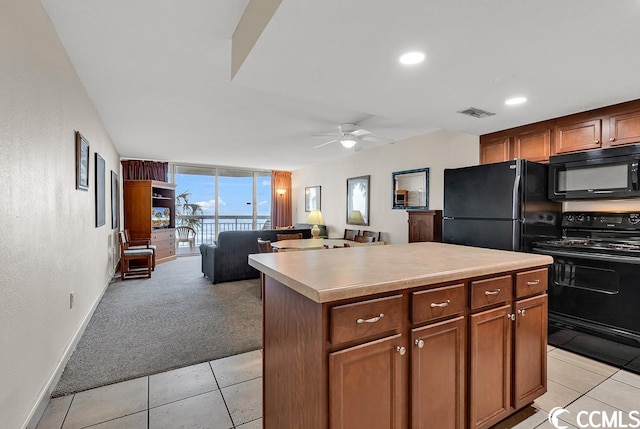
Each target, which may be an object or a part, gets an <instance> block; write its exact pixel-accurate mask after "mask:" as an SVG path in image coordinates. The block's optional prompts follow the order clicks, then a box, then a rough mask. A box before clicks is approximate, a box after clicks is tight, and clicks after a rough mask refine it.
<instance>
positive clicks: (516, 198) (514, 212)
mask: <svg viewBox="0 0 640 429" xmlns="http://www.w3.org/2000/svg"><path fill="white" fill-rule="evenodd" d="M518 161H519V160H516V177H515V180H514V181H513V195H512V197H513V200H512V204H513V205H512V207H511V219H518V218H519V215H520V213H518V207H519V206H520V185H521V183H522V169H521V167H520V166H521V165H522V164H521V163H520V162H518Z"/></svg>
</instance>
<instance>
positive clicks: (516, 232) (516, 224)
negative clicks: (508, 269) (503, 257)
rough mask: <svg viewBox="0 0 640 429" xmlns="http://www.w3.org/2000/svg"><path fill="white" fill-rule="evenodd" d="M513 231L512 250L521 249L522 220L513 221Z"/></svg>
mask: <svg viewBox="0 0 640 429" xmlns="http://www.w3.org/2000/svg"><path fill="white" fill-rule="evenodd" d="M512 224H513V226H512V232H511V250H514V251H518V250H520V231H521V225H520V221H518V220H515V219H514V220H513V222H512Z"/></svg>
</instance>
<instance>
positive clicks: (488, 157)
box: [480, 137, 510, 164]
mask: <svg viewBox="0 0 640 429" xmlns="http://www.w3.org/2000/svg"><path fill="white" fill-rule="evenodd" d="M509 140H510V139H509V137H500V138H497V139H491V140H481V141H480V164H491V163H493V162H502V161H508V160H509V159H510V158H509Z"/></svg>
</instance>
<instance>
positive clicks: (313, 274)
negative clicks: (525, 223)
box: [249, 243, 552, 429]
mask: <svg viewBox="0 0 640 429" xmlns="http://www.w3.org/2000/svg"><path fill="white" fill-rule="evenodd" d="M550 263H552V258H550V257H547V256H543V255H533V254H527V253H517V252H505V251H499V250H490V249H480V248H474V247H466V246H456V245H450V244H443V243H411V244H401V245H387V246H369V247H356V248H341V249H327V250H318V251H310V252H285V253H274V254H257V255H250V256H249V264H250V265H251V266H253V267H254V268H257V269H258V270H260V271H262V272H263V273H264V274H265V276H264V278H265V279H264V285H263V287H264V291H263V348H264V363H263V365H264V366H263V417H264V418H263V427H264V428H265V429H276V428H277V429H282V428H305V429H316V428H317V429H328V428H331V429H338V428H341V429H358V428H367V429H372V428H373V429H375V428H409V427H412V428H427V427H438V428H447V427H449V428H474V429H483V428H486V427H489V426H491V425H493V424H495V423H497V422H499V421H500V420H502V419H504V418H506V417H507V416H509V415H510V414H512V413H513V412H515V411H516V410H518V409H520V408H522V407H524V406H526V405H527V404H529V403H530V402H532V401H533V400H534V399H535V398H537V397H538V396H540V395H542V394H543V393H544V392H545V391H546V339H547V296H546V294H545V291H546V288H547V268H546V267H547V265H548V264H550Z"/></svg>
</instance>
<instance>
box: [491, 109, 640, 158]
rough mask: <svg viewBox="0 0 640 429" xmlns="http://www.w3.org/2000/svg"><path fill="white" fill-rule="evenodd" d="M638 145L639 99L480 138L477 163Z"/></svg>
mask: <svg viewBox="0 0 640 429" xmlns="http://www.w3.org/2000/svg"><path fill="white" fill-rule="evenodd" d="M637 143H640V100H635V101H630V102H627V103H621V104H616V105H613V106H608V107H603V108H601V109H595V110H591V111H588V112H581V113H576V114H573V115H568V116H563V117H560V118H555V119H550V120H548V121H544V122H538V123H535V124H529V125H523V126H521V127H516V128H511V129H509V130H503V131H496V132H494V133H491V134H485V135H482V136H480V164H489V163H493V162H501V161H507V160H509V159H514V158H522V159H527V160H529V161H536V162H546V161H548V159H549V156H551V155H556V154H562V153H569V152H581V151H584V150H592V149H601V148H608V147H615V146H623V145H629V144H637Z"/></svg>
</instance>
